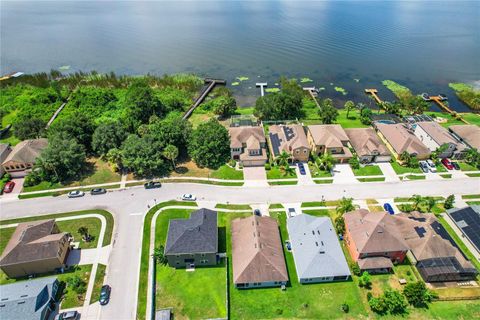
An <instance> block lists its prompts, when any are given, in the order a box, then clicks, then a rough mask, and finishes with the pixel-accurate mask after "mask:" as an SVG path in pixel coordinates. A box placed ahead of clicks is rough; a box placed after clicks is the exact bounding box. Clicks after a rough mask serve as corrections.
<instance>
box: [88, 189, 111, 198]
mask: <svg viewBox="0 0 480 320" xmlns="http://www.w3.org/2000/svg"><path fill="white" fill-rule="evenodd" d="M105 193H107V189H104V188H95V189H92V190H90V194H91V195H92V196H96V195H98V194H105Z"/></svg>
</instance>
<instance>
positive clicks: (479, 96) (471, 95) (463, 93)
mask: <svg viewBox="0 0 480 320" xmlns="http://www.w3.org/2000/svg"><path fill="white" fill-rule="evenodd" d="M448 86H449V87H450V88H452V89H453V90H454V91H455V93H456V95H457V97H458V98H459V99H460V100H462V101H463V102H464V103H465V104H466V105H468V106H469V107H470V108H472V109H474V110H480V90H478V89H475V88H474V87H473V86H472V85H470V84H467V83H460V82H458V83H449V84H448Z"/></svg>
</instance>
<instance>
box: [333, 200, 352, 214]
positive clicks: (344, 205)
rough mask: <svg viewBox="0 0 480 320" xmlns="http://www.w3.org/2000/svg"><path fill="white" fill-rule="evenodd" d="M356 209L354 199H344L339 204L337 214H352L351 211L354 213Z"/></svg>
mask: <svg viewBox="0 0 480 320" xmlns="http://www.w3.org/2000/svg"><path fill="white" fill-rule="evenodd" d="M355 209H356V207H355V205H354V204H353V199H352V198H345V197H343V198H342V200H340V203H339V204H338V206H337V208H336V209H335V211H336V212H337V213H340V214H344V213H346V212H350V211H353V210H355Z"/></svg>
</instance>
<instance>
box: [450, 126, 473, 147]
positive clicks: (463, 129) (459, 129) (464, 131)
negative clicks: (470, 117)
mask: <svg viewBox="0 0 480 320" xmlns="http://www.w3.org/2000/svg"><path fill="white" fill-rule="evenodd" d="M448 129H450V131H452V132H453V133H455V134H456V135H457V136H459V137H460V138H461V139H462V140H463V141H465V142H466V143H468V144H469V145H470V146H471V147H472V148H476V149H479V150H480V127H479V126H476V125H473V124H469V125H455V126H450V127H448Z"/></svg>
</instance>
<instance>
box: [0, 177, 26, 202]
mask: <svg viewBox="0 0 480 320" xmlns="http://www.w3.org/2000/svg"><path fill="white" fill-rule="evenodd" d="M12 181H13V182H14V183H15V187H13V190H12V192H10V193H3V194H2V199H16V198H17V197H18V194H19V193H20V192H21V191H22V189H23V182H24V181H25V178H13V179H12Z"/></svg>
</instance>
